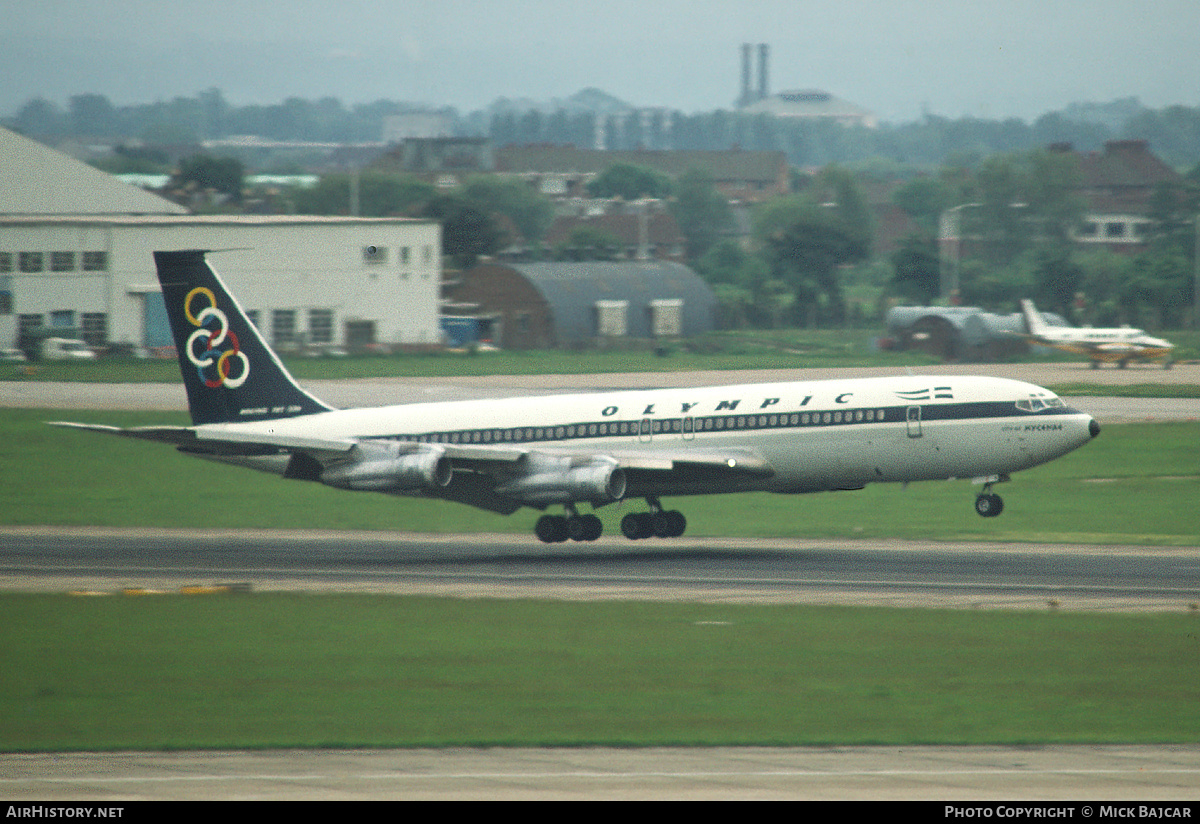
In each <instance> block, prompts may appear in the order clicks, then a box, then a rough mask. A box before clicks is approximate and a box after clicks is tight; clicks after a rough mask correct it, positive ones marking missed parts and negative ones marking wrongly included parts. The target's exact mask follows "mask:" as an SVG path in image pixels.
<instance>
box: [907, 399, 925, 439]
mask: <svg viewBox="0 0 1200 824" xmlns="http://www.w3.org/2000/svg"><path fill="white" fill-rule="evenodd" d="M904 417H905V420H907V421H908V437H910V438H919V437H921V407H919V406H910V407H908V410H907V412H905V415H904Z"/></svg>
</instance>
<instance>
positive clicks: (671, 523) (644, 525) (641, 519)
mask: <svg viewBox="0 0 1200 824" xmlns="http://www.w3.org/2000/svg"><path fill="white" fill-rule="evenodd" d="M646 503H648V504H650V511H649V512H630V513H629V514H628V515H626V516H625V517H624V518H622V519H621V534H622V535H624V536H625V537H626V538H628V539H629V540H631V541H638V540H641V539H643V538H678V537H679V536H680V535H682V534H683V533H684V530H686V529H687V518H685V517H683V513H682V512H680V511H679V510H677V509H672V510H669V511H664V510H663V508H662V504H660V503H659V502H658V498H654V497H650V498H647V499H646Z"/></svg>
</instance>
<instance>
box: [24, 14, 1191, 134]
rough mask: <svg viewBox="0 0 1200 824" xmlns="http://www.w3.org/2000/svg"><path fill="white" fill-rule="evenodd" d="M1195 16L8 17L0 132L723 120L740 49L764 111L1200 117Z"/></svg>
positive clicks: (893, 116) (902, 116)
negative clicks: (72, 109)
mask: <svg viewBox="0 0 1200 824" xmlns="http://www.w3.org/2000/svg"><path fill="white" fill-rule="evenodd" d="M1198 35H1200V2H1198V1H1197V0H988V1H987V2H985V1H984V0H922V1H921V2H917V1H915V0H913V1H908V0H890V1H888V0H840V2H832V3H831V2H829V0H823V1H822V2H815V0H814V1H810V0H737V1H736V2H725V1H724V0H720V1H719V2H718V1H717V0H711V1H709V0H589V1H588V2H575V0H389V1H385V0H336V2H332V1H331V2H325V1H323V0H270V1H269V2H260V0H0V113H3V114H9V113H13V112H15V111H16V109H17V108H18V107H20V106H21V104H23V103H24V102H25V101H26V100H29V99H30V98H33V97H38V96H41V97H46V98H47V99H50V100H52V101H54V102H56V103H59V104H60V105H64V106H65V105H66V103H67V100H68V98H69V97H70V96H71V95H73V94H80V93H85V92H95V93H100V94H104V95H107V96H108V97H109V99H110V100H112V102H113V103H115V104H118V105H121V104H128V103H148V102H153V101H155V100H165V99H170V98H171V97H175V96H190V95H193V94H195V93H196V92H199V91H202V90H204V89H208V88H212V87H216V88H219V89H221V90H222V92H223V93H224V95H225V97H226V99H227V100H229V101H230V102H231V103H234V104H237V105H243V104H247V103H275V102H279V101H282V100H283V99H285V98H287V97H290V96H295V97H306V98H312V99H316V98H319V97H323V96H334V97H338V98H340V99H341V100H342V101H343V102H344V103H347V104H351V103H359V102H368V101H372V100H376V99H380V98H387V99H392V100H403V101H414V102H422V103H428V104H433V105H452V106H455V107H456V108H458V109H459V110H460V111H462V112H467V111H470V110H473V109H477V108H482V107H483V106H485V105H487V104H488V103H490V102H491V101H492V100H494V99H495V98H497V97H532V98H536V99H550V98H554V97H566V96H568V95H570V94H573V93H574V92H576V91H579V90H580V89H582V88H584V87H587V86H596V87H598V88H600V89H603V90H604V91H607V92H609V93H611V94H613V95H615V96H617V97H619V98H622V99H623V100H626V101H627V102H629V103H631V104H634V105H638V106H667V107H670V108H675V109H681V110H683V111H686V112H693V111H709V110H712V109H717V108H731V107H732V105H733V102H734V100H735V99H736V98H737V96H738V93H739V91H740V83H741V49H740V45H741V44H742V43H743V42H750V43H767V44H769V45H770V47H771V60H770V87H771V91H773V92H774V91H780V90H783V89H797V88H819V89H824V90H826V91H829V92H832V93H833V94H835V95H837V96H838V97H842V98H844V99H846V100H849V101H851V102H853V103H856V104H858V105H860V106H863V107H865V108H867V109H870V110H872V111H874V112H877V113H878V114H879V115H880V116H881V117H882V118H883V119H885V120H891V121H904V120H912V119H916V118H917V117H919V116H920V114H921V112H922V111H930V112H932V113H934V114H939V115H945V116H947V117H959V116H963V115H971V116H977V117H987V118H1003V117H1009V116H1016V117H1021V118H1023V119H1032V118H1035V117H1037V116H1038V115H1040V114H1042V113H1044V112H1046V111H1050V110H1053V109H1057V108H1061V107H1063V106H1065V105H1067V104H1068V103H1072V102H1079V101H1097V102H1105V101H1109V100H1113V99H1115V98H1119V97H1129V96H1136V97H1139V98H1141V100H1142V102H1143V103H1145V104H1146V105H1149V106H1152V107H1156V108H1157V107H1162V106H1166V105H1171V104H1182V105H1187V106H1200V47H1198V45H1197V38H1198Z"/></svg>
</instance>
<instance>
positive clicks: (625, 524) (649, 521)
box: [621, 512, 654, 541]
mask: <svg viewBox="0 0 1200 824" xmlns="http://www.w3.org/2000/svg"><path fill="white" fill-rule="evenodd" d="M621 534H622V535H624V536H625V537H626V538H628V539H629V540H631V541H639V540H641V539H642V538H649V537H650V536H651V535H653V534H654V519H653V516H652V515H651V514H650V513H649V512H630V513H629V514H628V515H626V516H625V517H624V518H622V519H621Z"/></svg>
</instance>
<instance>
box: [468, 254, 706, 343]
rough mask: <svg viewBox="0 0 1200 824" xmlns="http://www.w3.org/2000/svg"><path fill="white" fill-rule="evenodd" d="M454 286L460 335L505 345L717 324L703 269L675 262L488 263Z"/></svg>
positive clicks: (684, 331) (679, 331) (682, 333)
mask: <svg viewBox="0 0 1200 824" xmlns="http://www.w3.org/2000/svg"><path fill="white" fill-rule="evenodd" d="M447 292H448V295H447V297H448V299H449V301H450V302H448V303H447V305H446V312H447V314H448V315H457V316H458V317H457V318H455V319H454V329H456V330H457V331H451V325H450V324H447V330H448V332H449V333H450V335H451V336H452V337H454V338H456V339H457V341H458V342H461V343H468V342H471V341H473V340H480V339H481V340H488V341H491V342H492V343H495V344H497V345H499V346H501V347H502V348H505V349H543V348H553V347H559V346H564V347H584V346H590V345H593V344H597V343H603V342H605V341H612V340H627V339H634V340H647V341H648V340H663V339H672V338H678V337H686V336H692V335H699V334H702V333H704V332H709V331H711V330H712V328H713V324H714V318H715V313H716V305H717V301H716V298H715V296H714V295H713V293H712V290H711V289H710V288H709V286H708V284H706V283H705V282H704V281H703V280H701V278H700V276H699V275H697V274H696V273H695V272H693V271H692V270H691V269H689V268H687V267H686V266H684V265H683V264H681V263H671V262H667V261H637V262H625V263H604V262H588V263H561V262H559V263H510V264H499V263H483V264H480V265H478V266H475V267H473V268H471V269H468V270H467V271H466V272H464V273H463V274H462V277H461V279H460V280H458V281H457V282H452V283H448V284H447ZM448 320H449V319H448Z"/></svg>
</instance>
